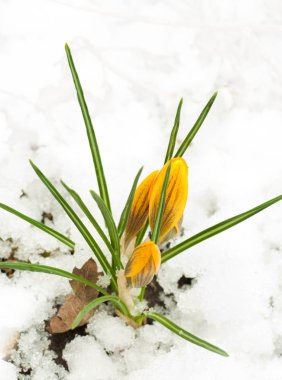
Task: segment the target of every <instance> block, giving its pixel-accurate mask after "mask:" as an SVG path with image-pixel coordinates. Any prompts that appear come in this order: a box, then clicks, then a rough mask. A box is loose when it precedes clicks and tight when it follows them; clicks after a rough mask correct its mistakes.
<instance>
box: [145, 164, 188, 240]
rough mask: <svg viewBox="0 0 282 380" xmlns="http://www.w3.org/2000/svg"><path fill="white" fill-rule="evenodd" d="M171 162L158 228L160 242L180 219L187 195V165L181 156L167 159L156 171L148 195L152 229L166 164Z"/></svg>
mask: <svg viewBox="0 0 282 380" xmlns="http://www.w3.org/2000/svg"><path fill="white" fill-rule="evenodd" d="M170 163H171V169H170V175H169V181H168V186H167V190H166V198H165V208H164V214H163V219H162V224H161V229H160V237H159V241H160V242H162V241H164V240H165V239H166V237H167V236H168V235H169V234H170V232H171V231H172V230H173V229H175V231H178V224H179V222H180V221H181V218H182V215H183V212H184V209H185V206H186V202H187V196H188V166H187V164H186V162H185V160H184V159H183V158H179V157H176V158H173V159H171V160H170V161H168V162H167V163H166V164H165V165H164V167H163V168H162V169H161V170H160V172H159V173H158V175H157V177H156V179H155V181H154V184H153V187H152V190H151V195H150V204H149V221H150V226H151V229H153V226H154V223H155V219H156V214H157V211H158V207H159V202H160V197H161V191H162V186H163V182H164V178H165V174H166V171H167V168H168V165H169V164H170Z"/></svg>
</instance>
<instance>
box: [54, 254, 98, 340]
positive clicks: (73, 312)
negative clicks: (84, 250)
mask: <svg viewBox="0 0 282 380" xmlns="http://www.w3.org/2000/svg"><path fill="white" fill-rule="evenodd" d="M72 273H74V274H76V275H78V276H81V277H84V278H86V279H87V280H90V281H93V282H97V279H98V276H99V275H100V273H98V272H97V265H96V263H95V261H94V260H93V259H92V258H91V259H89V260H88V261H86V263H84V265H83V266H82V268H81V269H78V268H74V269H73V271H72ZM70 285H71V287H72V289H73V292H74V294H68V295H67V296H66V297H65V300H64V303H63V305H62V306H60V308H59V309H58V311H57V313H56V314H55V315H54V316H53V317H51V318H50V320H49V322H48V323H47V330H48V331H49V332H50V333H51V334H56V333H63V332H66V331H68V330H70V329H71V325H72V322H73V321H74V319H75V318H76V316H77V314H78V313H79V312H80V311H81V310H82V309H83V307H84V306H85V305H87V304H88V303H89V302H90V301H92V300H93V299H95V298H97V296H98V291H97V290H96V289H94V288H91V287H90V286H87V285H84V284H82V283H80V282H78V281H75V280H71V281H70ZM94 312H95V309H93V310H91V311H90V312H89V313H88V314H86V315H85V317H84V318H83V319H82V321H81V322H80V324H79V326H83V325H85V324H86V323H87V322H88V320H89V319H90V318H91V317H92V316H93V314H94Z"/></svg>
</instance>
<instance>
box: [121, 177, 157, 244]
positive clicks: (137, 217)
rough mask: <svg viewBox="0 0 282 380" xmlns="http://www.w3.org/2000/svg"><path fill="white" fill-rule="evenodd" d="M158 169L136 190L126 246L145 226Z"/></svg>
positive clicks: (125, 238)
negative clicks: (150, 195)
mask: <svg viewBox="0 0 282 380" xmlns="http://www.w3.org/2000/svg"><path fill="white" fill-rule="evenodd" d="M157 173H158V170H156V171H154V172H153V173H151V174H150V175H148V177H146V178H145V179H144V180H143V181H142V182H141V183H140V185H139V186H138V187H137V189H136V191H135V195H134V198H133V202H132V206H131V211H130V214H129V217H128V221H127V225H126V229H125V232H124V246H125V248H126V247H127V246H128V245H129V243H130V242H131V240H132V239H133V238H135V237H136V235H137V234H138V232H139V231H140V230H141V229H142V227H143V226H144V224H145V222H146V220H147V218H148V213H149V194H150V190H151V188H152V185H153V183H154V180H155V178H156V176H157Z"/></svg>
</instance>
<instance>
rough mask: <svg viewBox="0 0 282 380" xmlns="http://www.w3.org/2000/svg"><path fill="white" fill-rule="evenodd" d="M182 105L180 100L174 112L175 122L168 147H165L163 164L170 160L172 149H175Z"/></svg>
mask: <svg viewBox="0 0 282 380" xmlns="http://www.w3.org/2000/svg"><path fill="white" fill-rule="evenodd" d="M182 104H183V98H181V99H180V102H179V104H178V107H177V111H176V115H175V120H174V125H173V128H172V131H171V134H170V139H169V143H168V147H167V151H166V156H165V161H164V163H166V162H167V161H168V160H170V159H171V157H172V156H173V151H174V147H175V142H176V137H177V133H178V129H179V124H180V113H181V107H182Z"/></svg>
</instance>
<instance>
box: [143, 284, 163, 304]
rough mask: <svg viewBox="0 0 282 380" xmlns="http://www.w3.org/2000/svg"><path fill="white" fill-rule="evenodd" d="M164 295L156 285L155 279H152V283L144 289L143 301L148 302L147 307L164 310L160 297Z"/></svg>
mask: <svg viewBox="0 0 282 380" xmlns="http://www.w3.org/2000/svg"><path fill="white" fill-rule="evenodd" d="M163 294H164V290H163V288H162V287H161V285H160V284H159V283H158V281H157V279H156V278H154V279H153V281H152V282H151V283H150V284H149V285H148V286H147V287H146V291H145V297H144V298H145V300H146V301H147V302H148V306H149V307H154V306H155V305H158V306H161V307H163V308H165V304H164V302H163V300H162V299H161V295H163Z"/></svg>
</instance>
